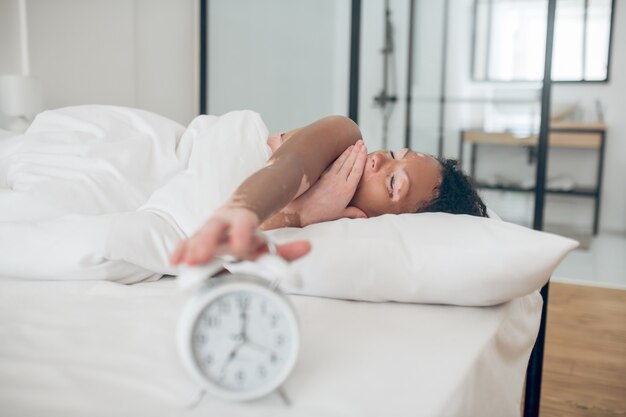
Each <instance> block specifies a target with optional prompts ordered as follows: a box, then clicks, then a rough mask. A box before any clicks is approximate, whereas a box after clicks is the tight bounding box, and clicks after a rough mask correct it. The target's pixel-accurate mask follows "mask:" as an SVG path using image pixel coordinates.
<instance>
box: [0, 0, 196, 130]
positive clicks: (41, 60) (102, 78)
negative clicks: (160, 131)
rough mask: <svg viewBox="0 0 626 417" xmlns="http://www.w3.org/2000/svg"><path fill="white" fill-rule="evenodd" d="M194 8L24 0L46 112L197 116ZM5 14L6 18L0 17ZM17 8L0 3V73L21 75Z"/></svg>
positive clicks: (152, 1)
mask: <svg viewBox="0 0 626 417" xmlns="http://www.w3.org/2000/svg"><path fill="white" fill-rule="evenodd" d="M194 4H195V2H194V1H193V0H107V1H100V0H28V1H27V12H28V34H29V42H30V57H31V59H30V61H31V73H32V75H33V76H36V77H38V78H39V79H40V80H41V82H42V89H43V104H44V107H45V108H56V107H63V106H69V105H77V104H90V103H97V104H114V105H121V106H130V107H139V108H143V109H146V110H150V111H154V112H156V113H159V114H162V115H164V116H166V117H169V118H171V119H174V120H177V121H179V122H180V123H183V124H187V123H188V122H189V121H190V120H191V118H192V117H193V116H194V97H195V87H194V71H195V61H194V53H195V52H194V47H195V35H194V25H195V24H196V22H195V17H194V16H195V15H194ZM5 12H6V13H5ZM17 16H18V15H17V1H16V0H2V1H1V2H0V35H2V36H0V52H2V53H3V54H2V57H3V59H2V61H1V62H2V64H1V65H0V73H14V72H19V62H20V61H19V59H20V58H19V50H18V51H17V52H18V53H16V51H15V49H16V45H17V47H18V48H19V31H18V27H17V21H16V19H17Z"/></svg>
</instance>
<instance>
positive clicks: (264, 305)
mask: <svg viewBox="0 0 626 417" xmlns="http://www.w3.org/2000/svg"><path fill="white" fill-rule="evenodd" d="M266 314H267V301H263V302H262V303H261V315H262V316H264V315H266Z"/></svg>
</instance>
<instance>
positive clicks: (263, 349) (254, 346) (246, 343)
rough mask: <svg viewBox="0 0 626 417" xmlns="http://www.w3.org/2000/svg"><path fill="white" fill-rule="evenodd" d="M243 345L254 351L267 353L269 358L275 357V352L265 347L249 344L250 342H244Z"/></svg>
mask: <svg viewBox="0 0 626 417" xmlns="http://www.w3.org/2000/svg"><path fill="white" fill-rule="evenodd" d="M244 343H245V345H247V346H249V347H251V348H253V349H256V350H257V351H260V352H264V353H267V354H268V355H270V356H276V352H275V351H274V350H272V349H270V348H268V347H267V346H263V345H260V344H258V343H255V342H251V341H250V340H245V341H244Z"/></svg>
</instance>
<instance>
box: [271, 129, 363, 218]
mask: <svg viewBox="0 0 626 417" xmlns="http://www.w3.org/2000/svg"><path fill="white" fill-rule="evenodd" d="M366 160H367V149H366V148H365V144H364V143H363V141H362V140H359V141H358V142H357V143H356V144H355V145H352V146H350V147H349V148H347V149H346V150H345V151H344V152H343V153H342V154H341V155H340V156H339V158H337V160H335V162H334V163H333V164H332V165H331V166H330V167H329V168H328V169H327V170H326V171H325V172H324V173H323V174H322V175H321V176H320V178H319V179H318V180H317V182H316V183H315V184H314V185H313V186H312V187H311V188H309V189H308V190H307V191H306V192H305V193H304V194H302V195H301V196H300V197H298V198H297V199H295V200H294V201H292V202H291V203H290V204H289V205H287V206H286V207H285V209H284V210H282V211H283V212H285V213H289V212H295V213H298V215H299V218H300V226H301V227H304V226H307V225H309V224H313V223H319V222H323V221H330V220H336V219H340V218H343V217H349V218H366V217H367V215H366V214H365V213H364V212H363V211H361V210H360V209H358V208H356V207H350V206H348V204H349V203H350V200H352V197H353V196H354V192H355V191H356V188H357V186H358V185H359V181H360V180H361V175H363V170H364V169H365V162H366Z"/></svg>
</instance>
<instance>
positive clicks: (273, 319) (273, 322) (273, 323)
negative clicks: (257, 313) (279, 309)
mask: <svg viewBox="0 0 626 417" xmlns="http://www.w3.org/2000/svg"><path fill="white" fill-rule="evenodd" d="M279 318H280V316H279V315H278V314H272V317H271V318H270V326H271V327H272V328H274V327H276V325H277V324H278V319H279Z"/></svg>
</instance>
